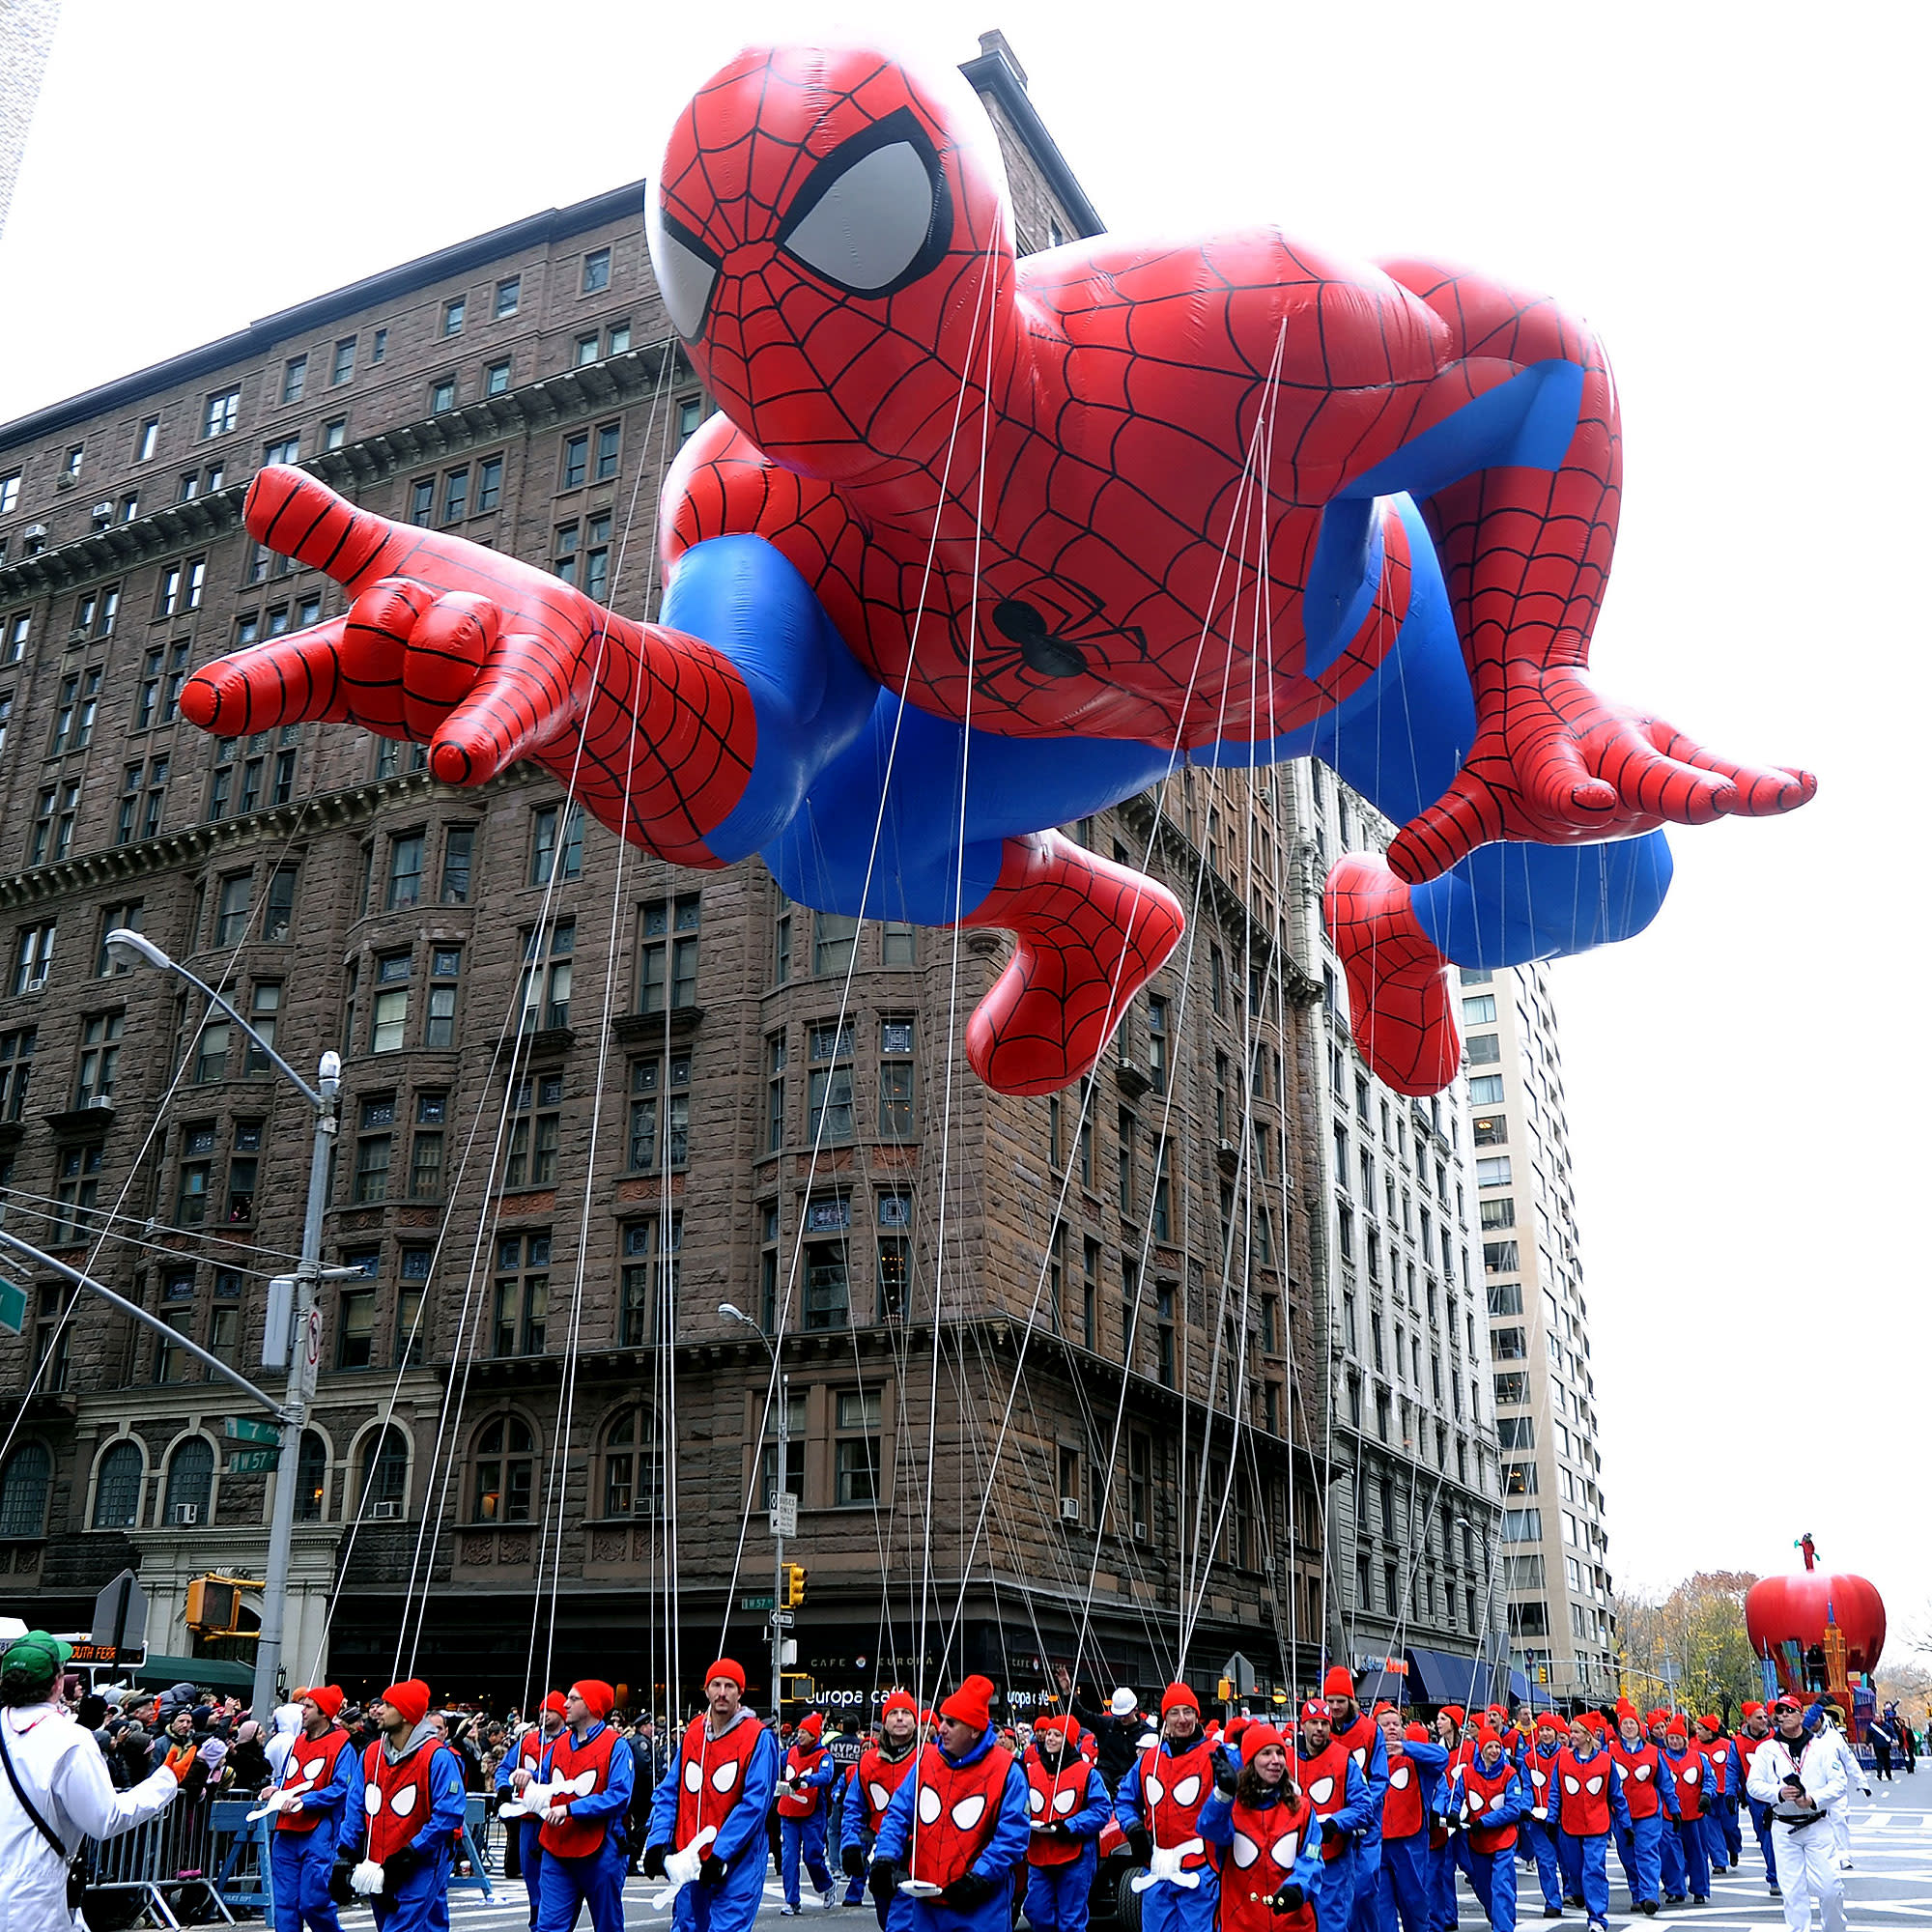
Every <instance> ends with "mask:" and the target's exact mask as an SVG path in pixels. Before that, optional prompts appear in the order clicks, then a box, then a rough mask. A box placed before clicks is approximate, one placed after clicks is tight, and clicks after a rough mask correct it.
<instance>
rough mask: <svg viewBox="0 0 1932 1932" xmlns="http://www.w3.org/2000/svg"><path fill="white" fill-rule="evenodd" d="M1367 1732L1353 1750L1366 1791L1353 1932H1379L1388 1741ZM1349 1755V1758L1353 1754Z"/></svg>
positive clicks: (1372, 1727) (1374, 1727) (1377, 1730)
mask: <svg viewBox="0 0 1932 1932" xmlns="http://www.w3.org/2000/svg"><path fill="white" fill-rule="evenodd" d="M1358 1721H1362V1722H1366V1721H1367V1720H1366V1719H1360V1720H1358ZM1368 1730H1369V1734H1370V1735H1369V1741H1368V1744H1367V1746H1366V1747H1355V1748H1356V1749H1360V1750H1361V1760H1360V1769H1361V1773H1362V1777H1363V1779H1364V1781H1365V1782H1366V1783H1367V1785H1368V1788H1369V1822H1368V1827H1367V1829H1366V1830H1365V1831H1364V1832H1363V1833H1362V1842H1361V1844H1360V1846H1359V1847H1358V1849H1357V1851H1356V1858H1357V1860H1358V1863H1357V1865H1356V1867H1355V1906H1354V1911H1353V1913H1352V1915H1351V1916H1350V1925H1351V1926H1352V1927H1353V1932H1378V1917H1377V1910H1376V1893H1377V1890H1378V1885H1379V1882H1380V1878H1381V1869H1382V1805H1383V1804H1384V1803H1385V1802H1386V1801H1387V1798H1388V1781H1389V1773H1388V1740H1387V1739H1386V1738H1384V1737H1383V1736H1382V1733H1381V1726H1380V1725H1379V1724H1376V1723H1369V1724H1368ZM1353 1755H1354V1750H1352V1749H1351V1750H1350V1756H1351V1757H1352V1756H1353Z"/></svg>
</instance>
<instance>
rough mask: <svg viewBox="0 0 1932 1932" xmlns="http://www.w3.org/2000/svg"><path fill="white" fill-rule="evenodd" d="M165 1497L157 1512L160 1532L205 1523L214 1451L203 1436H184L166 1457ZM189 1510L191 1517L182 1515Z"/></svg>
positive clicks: (212, 1496) (212, 1482)
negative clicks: (159, 1511) (166, 1478)
mask: <svg viewBox="0 0 1932 1932" xmlns="http://www.w3.org/2000/svg"><path fill="white" fill-rule="evenodd" d="M167 1497H168V1499H167V1503H166V1506H165V1507H164V1508H163V1509H162V1511H161V1526H162V1527H163V1528H164V1529H177V1528H181V1527H184V1526H185V1525H186V1524H189V1523H205V1522H207V1521H208V1520H209V1505H210V1503H211V1502H213V1498H214V1451H213V1448H212V1447H210V1445H209V1441H208V1438H207V1436H205V1435H188V1436H185V1437H183V1439H182V1440H181V1442H180V1443H179V1444H177V1445H176V1448H175V1453H174V1454H173V1455H172V1456H170V1457H169V1458H168V1490H167ZM189 1509H192V1510H193V1511H194V1514H193V1515H192V1516H189V1515H187V1513H186V1512H187V1511H188V1510H189Z"/></svg>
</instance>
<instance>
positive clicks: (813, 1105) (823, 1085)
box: [806, 1023, 852, 1147]
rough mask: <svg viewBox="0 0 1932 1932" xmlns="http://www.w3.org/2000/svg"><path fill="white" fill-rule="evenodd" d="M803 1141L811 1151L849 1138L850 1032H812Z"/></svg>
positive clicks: (817, 1028) (821, 1029)
mask: <svg viewBox="0 0 1932 1932" xmlns="http://www.w3.org/2000/svg"><path fill="white" fill-rule="evenodd" d="M810 1045H811V1065H810V1082H809V1089H808V1094H807V1103H808V1115H807V1120H806V1137H807V1138H808V1139H809V1140H810V1142H811V1143H812V1145H813V1146H814V1147H817V1146H830V1145H832V1144H835V1143H838V1142H841V1141H849V1140H850V1139H851V1138H852V1028H851V1026H850V1024H849V1023H847V1024H845V1025H842V1026H815V1027H813V1028H812V1029H811V1037H810Z"/></svg>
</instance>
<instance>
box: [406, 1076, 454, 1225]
mask: <svg viewBox="0 0 1932 1932" xmlns="http://www.w3.org/2000/svg"><path fill="white" fill-rule="evenodd" d="M448 1106H449V1101H448V1096H447V1095H446V1094H417V1095H416V1118H415V1130H414V1133H413V1134H412V1138H411V1141H410V1199H411V1200H412V1201H439V1200H440V1199H441V1198H442V1137H443V1132H444V1120H445V1116H446V1115H447V1112H448Z"/></svg>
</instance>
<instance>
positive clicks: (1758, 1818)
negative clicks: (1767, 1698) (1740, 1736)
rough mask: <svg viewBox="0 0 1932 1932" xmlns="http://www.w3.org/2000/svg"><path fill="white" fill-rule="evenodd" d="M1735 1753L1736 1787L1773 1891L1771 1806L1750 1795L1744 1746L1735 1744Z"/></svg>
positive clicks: (1776, 1887) (1758, 1741)
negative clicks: (1736, 1755)
mask: <svg viewBox="0 0 1932 1932" xmlns="http://www.w3.org/2000/svg"><path fill="white" fill-rule="evenodd" d="M1767 1735H1768V1734H1767ZM1751 1742H1752V1743H1753V1744H1761V1743H1762V1742H1763V1740H1762V1739H1759V1738H1753V1739H1752V1740H1751ZM1733 1743H1734V1744H1735V1743H1736V1740H1733ZM1737 1753H1738V1788H1739V1789H1740V1790H1741V1791H1743V1792H1744V1798H1745V1804H1746V1806H1747V1809H1748V1810H1749V1812H1750V1821H1751V1832H1752V1834H1753V1835H1754V1836H1755V1837H1756V1839H1757V1848H1758V1850H1759V1851H1760V1852H1761V1853H1762V1854H1763V1855H1764V1882H1765V1884H1766V1885H1768V1886H1770V1888H1771V1889H1772V1890H1773V1891H1781V1888H1780V1887H1779V1885H1778V1883H1777V1861H1776V1859H1775V1858H1774V1857H1773V1856H1772V1850H1771V1806H1770V1805H1769V1804H1759V1803H1758V1802H1757V1800H1756V1799H1755V1798H1753V1797H1752V1796H1751V1795H1750V1789H1749V1787H1748V1785H1747V1782H1746V1779H1747V1776H1749V1773H1748V1771H1747V1759H1746V1757H1745V1753H1744V1747H1743V1746H1742V1745H1738V1746H1737Z"/></svg>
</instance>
